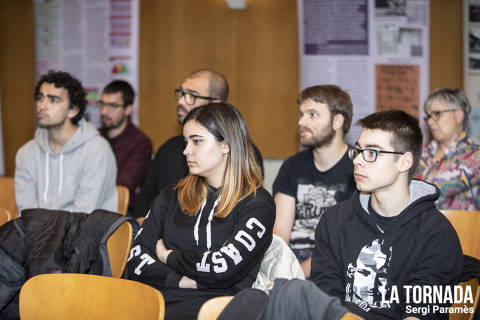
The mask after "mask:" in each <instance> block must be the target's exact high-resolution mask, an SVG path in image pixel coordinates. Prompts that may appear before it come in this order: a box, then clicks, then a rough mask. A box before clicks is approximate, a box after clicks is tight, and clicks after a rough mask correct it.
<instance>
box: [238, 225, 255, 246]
mask: <svg viewBox="0 0 480 320" xmlns="http://www.w3.org/2000/svg"><path fill="white" fill-rule="evenodd" d="M235 240H237V241H238V242H240V243H241V244H243V245H244V246H245V248H247V250H248V251H252V250H253V249H254V248H255V244H256V243H255V240H253V238H252V236H250V235H249V234H248V233H246V232H245V231H243V230H240V231H238V232H237V234H236V235H235Z"/></svg>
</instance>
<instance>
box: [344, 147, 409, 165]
mask: <svg viewBox="0 0 480 320" xmlns="http://www.w3.org/2000/svg"><path fill="white" fill-rule="evenodd" d="M359 153H361V154H362V158H363V160H365V161H366V162H375V161H376V160H377V157H378V154H379V153H390V154H404V153H405V152H397V151H384V150H375V149H359V148H356V147H352V146H348V157H349V158H350V159H352V160H353V159H355V158H356V157H357V155H358V154H359Z"/></svg>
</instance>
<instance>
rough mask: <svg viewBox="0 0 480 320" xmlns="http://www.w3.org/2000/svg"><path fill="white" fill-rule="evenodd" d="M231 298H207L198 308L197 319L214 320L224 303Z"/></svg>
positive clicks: (231, 297)
mask: <svg viewBox="0 0 480 320" xmlns="http://www.w3.org/2000/svg"><path fill="white" fill-rule="evenodd" d="M232 299H233V296H225V297H215V298H211V299H208V300H207V301H206V302H205V303H204V304H203V305H202V307H201V308H200V310H199V311H198V314H197V320H215V319H217V318H218V316H219V315H220V313H222V311H223V309H224V308H225V307H226V305H227V304H228V303H229V302H230V301H231V300H232Z"/></svg>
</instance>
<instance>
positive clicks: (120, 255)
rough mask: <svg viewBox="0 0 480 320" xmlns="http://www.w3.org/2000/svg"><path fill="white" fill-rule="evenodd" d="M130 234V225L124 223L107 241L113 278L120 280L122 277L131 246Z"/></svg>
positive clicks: (131, 232) (126, 222)
mask: <svg viewBox="0 0 480 320" xmlns="http://www.w3.org/2000/svg"><path fill="white" fill-rule="evenodd" d="M132 234H133V230H132V225H131V224H130V222H128V221H124V222H123V223H122V224H121V225H120V226H119V227H118V228H117V230H115V231H114V232H113V233H112V234H111V235H110V237H109V238H108V240H107V249H108V258H109V260H110V269H111V270H112V277H114V278H120V277H122V275H123V271H124V270H125V266H126V265H127V259H128V255H129V253H130V247H131V245H132V237H133V236H132Z"/></svg>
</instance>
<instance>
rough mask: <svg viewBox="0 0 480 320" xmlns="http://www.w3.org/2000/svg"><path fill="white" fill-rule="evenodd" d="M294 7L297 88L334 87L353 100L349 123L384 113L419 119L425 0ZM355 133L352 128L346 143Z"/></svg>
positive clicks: (313, 2)
mask: <svg viewBox="0 0 480 320" xmlns="http://www.w3.org/2000/svg"><path fill="white" fill-rule="evenodd" d="M297 8H298V21H299V45H300V88H301V90H303V89H304V88H306V87H310V86H314V85H319V84H336V85H338V86H340V87H341V88H342V89H344V90H346V91H347V92H348V93H349V94H350V97H351V99H352V102H353V106H354V112H353V121H352V123H355V122H356V120H358V119H360V118H363V117H365V116H366V115H368V114H370V113H372V112H375V111H381V110H388V109H401V110H404V111H406V112H408V113H410V114H412V115H414V116H415V117H417V118H419V119H421V118H422V112H423V111H422V108H421V106H422V103H423V101H424V100H425V99H426V97H427V95H428V88H429V83H428V77H429V69H428V68H429V63H428V57H429V1H428V0H398V1H392V0H388V1H387V0H337V1H329V0H297ZM420 123H421V125H422V128H425V124H424V123H423V121H421V122H420ZM359 132H360V128H358V127H357V126H352V127H351V129H350V132H349V134H348V136H347V142H349V143H354V142H355V141H356V139H357V137H358V134H359ZM424 132H426V130H424ZM425 135H426V133H425Z"/></svg>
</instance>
